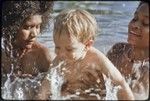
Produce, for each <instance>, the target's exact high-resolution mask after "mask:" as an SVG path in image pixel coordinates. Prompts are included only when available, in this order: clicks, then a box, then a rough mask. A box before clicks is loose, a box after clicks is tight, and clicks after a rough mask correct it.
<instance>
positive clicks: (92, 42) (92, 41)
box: [85, 39, 94, 48]
mask: <svg viewBox="0 0 150 101" xmlns="http://www.w3.org/2000/svg"><path fill="white" fill-rule="evenodd" d="M93 44H94V40H92V39H90V40H88V41H86V42H85V45H86V48H90V47H91V46H92V45H93Z"/></svg>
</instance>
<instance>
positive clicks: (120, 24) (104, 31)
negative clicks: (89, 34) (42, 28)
mask: <svg viewBox="0 0 150 101" xmlns="http://www.w3.org/2000/svg"><path fill="white" fill-rule="evenodd" d="M137 5H138V2H137V1H128V2H125V1H124V2H123V1H122V2H120V1H118V2H114V1H109V2H106V1H105V2H104V1H103V2H102V1H80V2H77V1H71V2H69V1H65V2H64V1H57V2H55V4H54V12H53V14H52V16H53V17H55V16H56V15H57V14H58V13H59V12H60V11H61V10H63V9H67V8H83V9H86V10H87V11H89V12H90V13H92V14H93V15H94V16H95V17H96V20H97V22H98V25H99V28H98V33H97V36H96V41H95V44H94V46H95V47H96V48H97V49H99V50H100V51H102V52H103V53H104V54H106V52H107V51H108V50H109V49H110V47H112V45H113V44H115V43H117V42H126V39H127V29H128V27H127V26H128V23H129V21H130V20H131V18H132V16H133V14H134V11H135V9H136V7H137ZM50 23H51V27H49V29H48V32H47V33H44V34H43V35H41V36H39V37H38V41H40V42H41V43H43V44H44V45H45V46H47V47H48V48H50V50H51V51H53V50H54V43H53V37H52V33H53V21H52V20H51V21H50ZM1 41H2V40H1ZM2 47H3V45H2ZM57 68H59V66H58V67H56V68H55V69H52V70H51V72H50V74H49V76H48V77H49V79H50V80H51V86H52V88H53V89H52V90H51V92H52V96H51V98H52V99H68V98H69V97H71V96H76V95H68V96H67V97H62V96H61V95H60V89H61V85H62V83H63V78H62V77H61V76H60V75H59V74H58V73H57ZM10 76H11V74H8V75H7V80H6V82H4V86H2V87H1V89H2V93H1V94H2V98H4V99H14V100H23V99H30V98H32V97H33V96H32V95H34V94H35V93H37V92H38V87H39V86H40V85H41V82H40V80H41V79H42V78H43V75H42V74H39V75H38V76H37V77H35V78H34V79H30V78H26V79H22V78H16V79H15V80H14V81H13V82H11V80H10ZM105 85H106V89H107V96H106V99H108V100H116V99H117V97H116V92H117V87H116V88H113V87H112V85H111V80H110V79H109V78H108V79H106V84H105Z"/></svg>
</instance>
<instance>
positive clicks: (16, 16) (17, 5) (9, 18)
mask: <svg viewBox="0 0 150 101" xmlns="http://www.w3.org/2000/svg"><path fill="white" fill-rule="evenodd" d="M52 8H53V2H52V1H44V0H43V1H42V0H37V1H32V0H29V1H22V0H19V1H3V2H2V38H3V42H4V47H6V46H7V47H10V45H9V44H10V43H11V42H12V40H13V39H15V36H16V34H17V31H18V29H19V27H20V26H21V24H22V23H23V21H24V20H25V19H27V18H28V17H30V16H32V15H35V14H40V15H42V21H43V22H42V25H41V30H42V31H43V30H44V27H46V25H48V22H49V20H50V17H51V16H50V13H51V12H52ZM8 43H9V44H8ZM5 45H6V46H5Z"/></svg>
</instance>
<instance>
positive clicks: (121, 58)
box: [107, 2, 149, 100]
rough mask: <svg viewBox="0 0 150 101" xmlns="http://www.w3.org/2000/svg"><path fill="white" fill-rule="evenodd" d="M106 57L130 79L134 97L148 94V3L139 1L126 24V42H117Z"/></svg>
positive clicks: (145, 97) (138, 97)
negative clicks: (132, 16)
mask: <svg viewBox="0 0 150 101" xmlns="http://www.w3.org/2000/svg"><path fill="white" fill-rule="evenodd" d="M107 56H108V58H109V59H110V60H111V61H112V63H113V64H114V65H115V66H116V67H117V68H118V69H119V70H120V72H121V74H122V75H123V76H124V77H125V78H126V81H130V82H129V85H130V87H131V89H132V91H133V93H134V96H135V99H137V100H144V99H147V98H148V95H149V4H148V2H141V3H140V4H139V6H138V8H137V10H136V11H135V14H134V18H133V19H132V20H131V21H130V23H129V26H128V43H117V44H115V45H114V46H113V47H112V49H111V50H110V51H109V52H108V53H107Z"/></svg>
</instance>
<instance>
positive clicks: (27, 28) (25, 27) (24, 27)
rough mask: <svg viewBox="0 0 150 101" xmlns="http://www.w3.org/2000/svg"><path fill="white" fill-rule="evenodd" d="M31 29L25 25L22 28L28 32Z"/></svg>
mask: <svg viewBox="0 0 150 101" xmlns="http://www.w3.org/2000/svg"><path fill="white" fill-rule="evenodd" d="M31 28H32V27H31V26H27V25H25V26H23V29H26V30H29V29H31Z"/></svg>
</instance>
